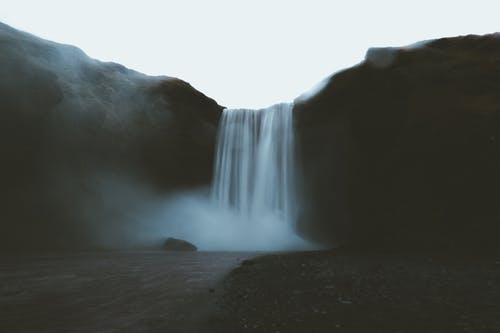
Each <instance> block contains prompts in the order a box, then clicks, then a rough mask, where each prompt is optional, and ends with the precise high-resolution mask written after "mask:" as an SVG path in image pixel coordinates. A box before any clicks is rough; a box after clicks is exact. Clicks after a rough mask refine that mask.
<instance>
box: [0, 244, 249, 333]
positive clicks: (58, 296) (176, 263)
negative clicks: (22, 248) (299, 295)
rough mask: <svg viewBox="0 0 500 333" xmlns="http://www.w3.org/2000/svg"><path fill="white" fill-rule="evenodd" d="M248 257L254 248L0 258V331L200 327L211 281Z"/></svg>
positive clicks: (206, 310)
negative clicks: (224, 251) (219, 251)
mask: <svg viewBox="0 0 500 333" xmlns="http://www.w3.org/2000/svg"><path fill="white" fill-rule="evenodd" d="M251 256H255V254H250V253H227V252H226V253H222V252H221V253H217V252H212V253H211V252H188V253H180V252H178V253H166V252H106V253H78V254H58V255H38V256H33V255H31V256H28V255H26V256H0V332H2V333H17V332H36V333H42V332H50V333H58V332H64V333H71V332H88V333H96V332H203V331H205V328H204V326H203V325H202V323H204V322H205V320H206V319H205V318H206V316H208V313H209V312H210V311H211V310H212V309H213V302H214V300H215V297H216V296H215V295H216V293H217V290H215V289H214V287H215V286H216V285H217V283H218V282H219V281H220V279H221V278H222V277H223V276H224V274H226V273H228V272H229V271H230V270H231V269H232V268H234V267H236V266H237V265H238V264H239V263H240V261H241V260H243V259H246V258H249V257H251ZM200 325H202V326H200Z"/></svg>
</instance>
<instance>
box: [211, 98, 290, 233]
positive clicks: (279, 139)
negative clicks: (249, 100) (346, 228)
mask: <svg viewBox="0 0 500 333" xmlns="http://www.w3.org/2000/svg"><path fill="white" fill-rule="evenodd" d="M292 108H293V104H291V103H282V104H276V105H273V106H271V107H269V108H266V109H259V110H251V109H225V110H224V111H223V114H222V117H221V120H220V124H219V130H218V137H217V147H216V160H215V169H214V179H213V183H212V188H211V196H212V200H214V201H215V203H216V204H217V205H218V206H219V207H221V208H224V209H232V210H234V211H236V212H237V213H238V214H239V215H240V216H241V217H243V218H247V219H249V220H256V219H259V220H261V219H267V218H273V219H279V220H282V221H284V223H287V224H290V225H291V226H293V225H294V223H295V220H296V209H297V202H296V186H295V156H294V152H295V149H294V137H293V118H292V115H293V113H292Z"/></svg>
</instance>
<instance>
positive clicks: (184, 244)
mask: <svg viewBox="0 0 500 333" xmlns="http://www.w3.org/2000/svg"><path fill="white" fill-rule="evenodd" d="M163 249H164V250H166V251H198V248H197V247H196V246H194V245H193V244H191V243H189V242H188V241H185V240H182V239H177V238H171V237H169V238H167V240H166V241H165V244H163Z"/></svg>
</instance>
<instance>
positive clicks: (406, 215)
mask: <svg viewBox="0 0 500 333" xmlns="http://www.w3.org/2000/svg"><path fill="white" fill-rule="evenodd" d="M324 83H325V86H324V87H323V88H322V89H321V90H320V91H319V92H318V93H317V94H315V95H314V96H312V97H309V98H303V99H300V98H299V99H297V101H296V105H295V109H294V112H295V115H296V123H297V128H298V145H299V149H300V155H301V156H300V157H301V161H302V162H303V163H302V164H303V173H304V175H305V177H306V181H305V189H304V190H305V193H306V195H305V197H306V198H308V203H309V208H308V210H307V211H306V212H305V214H304V216H305V218H304V220H303V223H301V229H302V230H303V231H304V232H306V233H308V234H309V235H311V236H313V237H315V238H317V239H322V240H324V241H330V242H334V243H337V244H342V243H347V242H350V243H351V244H357V245H360V246H366V247H374V246H375V247H380V246H384V247H395V248H401V247H414V248H419V249H422V248H436V247H440V248H453V249H460V248H483V249H485V248H491V247H499V246H500V242H499V241H498V240H499V235H500V204H499V203H500V196H499V189H500V35H498V34H493V35H487V36H465V37H457V38H443V39H438V40H434V41H429V42H426V43H421V44H420V45H415V46H412V47H406V48H389V49H382V50H381V49H372V50H371V51H369V52H368V54H367V59H366V60H365V61H363V62H362V63H360V64H359V65H357V66H355V67H352V68H349V69H347V70H344V71H342V72H339V73H337V74H335V75H334V76H332V77H331V78H328V79H327V80H326V81H325V82H324Z"/></svg>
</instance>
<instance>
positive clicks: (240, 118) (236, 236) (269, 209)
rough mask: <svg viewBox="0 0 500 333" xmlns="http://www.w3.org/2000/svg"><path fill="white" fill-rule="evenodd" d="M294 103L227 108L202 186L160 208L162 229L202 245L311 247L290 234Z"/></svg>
mask: <svg viewBox="0 0 500 333" xmlns="http://www.w3.org/2000/svg"><path fill="white" fill-rule="evenodd" d="M292 109H293V105H292V104H277V105H273V106H271V107H269V108H267V109H261V110H248V109H226V110H224V111H223V113H222V116H221V119H220V122H219V129H218V133H217V144H216V155H215V161H214V176H213V181H212V185H211V188H210V197H207V196H206V192H204V191H201V192H199V193H196V192H193V193H185V194H183V195H181V194H178V195H176V196H175V197H174V198H172V199H170V200H169V202H168V204H167V205H166V206H165V210H164V212H163V214H164V216H165V220H166V221H168V223H166V225H165V226H164V229H163V230H164V231H163V232H164V233H165V235H168V237H175V238H181V239H186V240H189V241H190V242H192V243H194V244H195V245H196V246H198V248H199V249H200V250H210V251H227V250H230V251H235V250H237V251H276V250H279V251H283V250H286V251H289V250H308V249H316V248H317V246H316V245H315V244H313V243H311V242H308V241H307V240H304V239H302V238H301V237H300V236H299V235H297V233H296V220H297V215H298V214H297V213H298V207H299V202H300V200H298V198H299V196H298V195H297V186H296V182H297V172H296V158H295V147H294V130H293V116H292V114H293V113H292Z"/></svg>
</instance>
